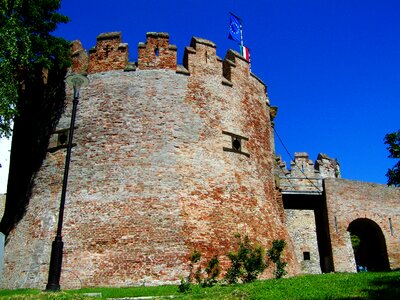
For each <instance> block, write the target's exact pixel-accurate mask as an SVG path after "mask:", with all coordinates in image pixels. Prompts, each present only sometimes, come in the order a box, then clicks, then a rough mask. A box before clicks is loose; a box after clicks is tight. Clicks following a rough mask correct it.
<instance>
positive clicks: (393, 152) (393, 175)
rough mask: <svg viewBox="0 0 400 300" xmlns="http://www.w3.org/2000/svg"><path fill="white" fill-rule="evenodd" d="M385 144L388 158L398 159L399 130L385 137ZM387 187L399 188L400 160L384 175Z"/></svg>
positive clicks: (399, 148) (399, 154) (399, 150)
mask: <svg viewBox="0 0 400 300" xmlns="http://www.w3.org/2000/svg"><path fill="white" fill-rule="evenodd" d="M384 141H385V144H386V145H388V146H387V149H388V150H389V153H390V154H389V156H388V157H390V158H397V159H399V158H400V130H398V131H397V132H392V133H388V134H386V135H385V139H384ZM386 177H387V178H388V185H394V186H400V160H399V161H398V162H397V163H396V164H395V165H394V167H393V168H391V169H389V170H388V171H387V173H386Z"/></svg>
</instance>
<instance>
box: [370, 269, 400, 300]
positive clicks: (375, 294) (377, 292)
mask: <svg viewBox="0 0 400 300" xmlns="http://www.w3.org/2000/svg"><path fill="white" fill-rule="evenodd" d="M365 292H366V293H367V294H368V297H367V298H366V299H371V300H372V299H385V300H387V299H389V300H391V299H393V300H394V299H396V300H398V299H400V276H399V273H393V275H392V276H386V277H384V278H378V279H374V280H372V281H371V282H370V286H369V287H368V289H365Z"/></svg>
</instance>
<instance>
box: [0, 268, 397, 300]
mask: <svg viewBox="0 0 400 300" xmlns="http://www.w3.org/2000/svg"><path fill="white" fill-rule="evenodd" d="M85 293H101V295H102V298H99V297H97V298H91V297H88V296H86V295H84V294H85ZM139 296H174V298H177V299H383V300H386V299H396V300H398V299H400V271H395V272H382V273H373V272H368V273H358V274H347V273H337V274H323V275H304V276H297V277H292V278H285V279H270V280H260V281H256V282H253V283H249V284H237V285H227V286H218V285H217V286H214V287H211V288H201V287H199V286H195V285H193V286H192V288H191V290H190V291H189V292H188V293H185V294H182V293H179V292H178V287H177V286H159V287H137V288H86V289H80V290H70V291H64V292H61V293H46V292H41V291H38V290H0V299H13V300H15V299H43V300H44V299H46V300H50V299H54V300H56V299H57V300H61V299H65V300H84V299H107V298H124V297H139Z"/></svg>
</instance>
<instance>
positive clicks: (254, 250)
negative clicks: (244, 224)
mask: <svg viewBox="0 0 400 300" xmlns="http://www.w3.org/2000/svg"><path fill="white" fill-rule="evenodd" d="M236 238H237V239H238V246H239V249H238V250H237V251H235V252H229V253H228V258H229V259H230V261H231V267H230V268H229V269H228V270H227V273H226V275H225V279H226V280H227V281H228V283H237V282H239V281H241V282H251V281H254V280H256V279H257V277H258V275H260V274H261V273H262V272H263V271H264V270H265V268H266V267H267V263H266V261H265V258H264V257H265V251H264V248H263V247H262V246H260V245H257V244H251V243H250V239H249V237H248V236H247V235H246V236H245V237H244V239H243V241H242V238H241V236H240V235H239V234H238V235H236Z"/></svg>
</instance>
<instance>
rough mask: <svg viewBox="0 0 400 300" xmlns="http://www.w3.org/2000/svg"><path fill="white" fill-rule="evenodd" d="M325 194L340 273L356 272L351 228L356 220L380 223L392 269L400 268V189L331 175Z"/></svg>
mask: <svg viewBox="0 0 400 300" xmlns="http://www.w3.org/2000/svg"><path fill="white" fill-rule="evenodd" d="M325 193H326V202H327V210H328V219H329V231H330V237H331V242H332V252H333V262H334V268H335V271H337V272H355V271H356V266H355V260H354V254H353V249H352V246H351V242H350V236H349V232H348V231H347V230H348V227H349V225H350V223H351V222H352V221H354V220H357V219H369V220H372V221H374V222H375V223H376V224H378V225H379V227H380V229H381V230H382V233H383V235H384V238H385V242H386V246H387V252H388V258H389V263H390V268H392V269H395V268H399V267H400V243H399V242H400V231H399V230H400V206H399V204H400V203H399V201H400V189H399V188H395V187H387V186H385V185H382V184H374V183H367V182H359V181H351V180H344V179H333V178H329V179H326V180H325Z"/></svg>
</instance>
